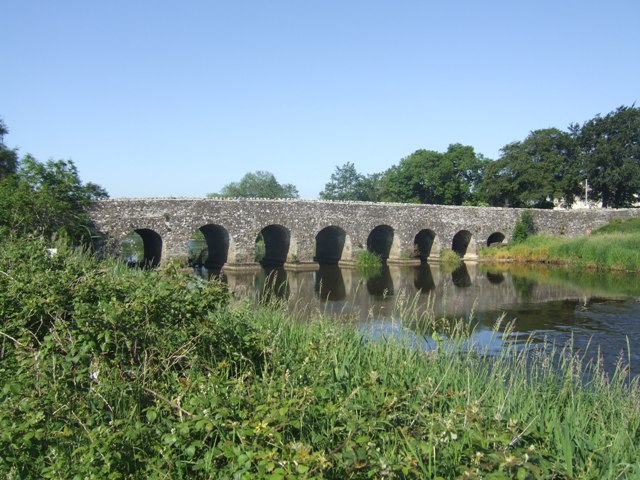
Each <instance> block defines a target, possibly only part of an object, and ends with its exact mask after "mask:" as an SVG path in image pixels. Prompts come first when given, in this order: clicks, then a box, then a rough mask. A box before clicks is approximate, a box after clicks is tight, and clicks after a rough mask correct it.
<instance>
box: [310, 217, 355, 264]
mask: <svg viewBox="0 0 640 480" xmlns="http://www.w3.org/2000/svg"><path fill="white" fill-rule="evenodd" d="M346 236H347V234H346V233H345V231H344V230H343V229H341V228H340V227H334V226H330V227H326V228H323V229H322V230H320V232H318V234H317V235H316V256H315V258H314V260H315V261H316V262H318V263H319V264H320V265H337V264H338V262H339V261H340V259H341V258H342V251H343V250H344V242H345V238H346Z"/></svg>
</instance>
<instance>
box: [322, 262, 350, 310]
mask: <svg viewBox="0 0 640 480" xmlns="http://www.w3.org/2000/svg"><path fill="white" fill-rule="evenodd" d="M315 277H316V278H315V285H314V290H315V291H316V293H317V294H318V297H320V300H328V301H339V300H344V299H345V298H346V297H347V290H346V288H345V285H344V279H343V278H342V270H340V267H338V266H337V265H322V264H320V268H319V269H318V271H317V272H316V274H315Z"/></svg>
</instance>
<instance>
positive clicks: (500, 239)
mask: <svg viewBox="0 0 640 480" xmlns="http://www.w3.org/2000/svg"><path fill="white" fill-rule="evenodd" d="M504 240H505V236H504V233H502V232H493V233H492V234H491V235H489V238H487V247H490V246H492V245H499V244H501V243H505V242H504Z"/></svg>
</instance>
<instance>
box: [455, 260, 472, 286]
mask: <svg viewBox="0 0 640 480" xmlns="http://www.w3.org/2000/svg"><path fill="white" fill-rule="evenodd" d="M451 280H452V281H453V284H454V285H455V286H456V287H461V288H466V287H470V286H471V277H470V276H469V271H468V270H467V266H466V265H465V264H464V263H463V264H462V265H460V266H459V267H458V268H456V269H455V270H454V271H453V272H451Z"/></svg>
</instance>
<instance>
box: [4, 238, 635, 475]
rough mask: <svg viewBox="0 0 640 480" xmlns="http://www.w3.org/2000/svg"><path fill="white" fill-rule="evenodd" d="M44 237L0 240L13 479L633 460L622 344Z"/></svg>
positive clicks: (621, 466)
mask: <svg viewBox="0 0 640 480" xmlns="http://www.w3.org/2000/svg"><path fill="white" fill-rule="evenodd" d="M38 252H39V250H38V249H37V248H36V249H33V250H32V251H31V254H29V255H27V254H25V253H24V252H22V251H20V250H18V251H8V250H5V251H2V249H0V272H2V274H0V312H1V313H2V316H3V319H4V320H3V325H2V329H0V331H1V332H2V335H1V336H2V339H1V345H2V348H1V349H0V385H2V388H1V389H0V475H2V476H3V477H4V478H54V477H55V478H74V477H77V478H141V477H148V478H216V479H217V478H265V479H287V478H303V479H304V478H335V479H343V478H525V479H526V478H637V477H638V476H639V475H640V464H639V463H638V459H639V458H640V387H639V385H638V382H637V380H631V379H630V378H629V377H628V375H627V369H626V367H625V362H627V361H628V358H624V359H622V361H621V363H620V367H619V368H618V370H617V371H616V373H615V374H614V375H613V376H611V377H610V378H609V377H607V376H606V375H605V374H603V373H602V371H601V369H600V368H599V365H597V364H586V363H584V362H583V360H582V357H580V356H579V355H578V354H576V353H575V352H574V350H573V348H572V346H571V345H567V346H555V345H548V346H546V347H535V349H534V346H533V345H525V346H524V347H516V346H515V345H511V344H509V343H508V342H505V343H504V346H503V348H502V350H501V351H500V352H499V353H498V354H497V355H496V354H489V353H487V351H485V350H483V348H482V347H479V346H474V345H473V344H472V343H471V342H472V338H473V327H472V324H469V323H468V322H464V321H461V320H459V321H455V320H454V321H452V320H447V319H442V318H437V317H435V316H434V315H433V314H432V313H431V312H430V311H429V309H427V310H425V311H420V312H418V311H417V309H416V307H415V305H417V303H416V302H415V299H413V300H412V299H407V298H404V296H403V295H401V294H398V295H396V304H395V312H394V318H396V319H397V320H396V322H397V331H398V332H404V333H405V335H404V336H403V335H394V336H392V337H391V338H388V339H385V338H375V339H374V338H372V337H371V336H369V335H368V334H367V333H364V332H362V331H359V330H357V329H356V328H355V327H354V326H351V325H350V324H349V323H336V322H330V321H328V320H326V319H324V318H323V317H322V316H320V315H318V316H316V317H315V318H314V319H313V320H310V321H309V320H306V321H301V319H300V317H299V315H298V312H297V311H296V309H292V310H290V311H288V312H286V311H284V310H283V309H282V308H280V307H278V306H277V304H270V303H267V304H266V305H263V306H261V307H255V306H254V305H253V304H252V303H249V302H243V303H240V304H235V305H228V304H227V303H226V302H225V301H224V295H223V293H222V292H221V291H220V290H219V288H218V286H216V285H215V282H211V285H208V286H204V285H201V284H200V283H198V282H196V281H194V280H193V279H188V278H187V277H184V276H181V275H179V274H178V273H177V272H176V271H175V270H172V269H166V270H162V271H131V270H128V269H123V268H122V267H120V266H118V265H114V266H109V265H105V264H99V263H96V262H94V261H92V260H91V259H87V258H86V257H83V256H82V255H80V256H77V255H75V254H70V253H65V252H61V253H60V254H59V255H58V257H57V258H55V259H53V260H48V259H47V257H46V254H40V253H38ZM18 260H19V261H18ZM45 286H46V287H47V288H46V289H44V287H45ZM43 292H45V293H44V294H43ZM212 298H214V299H215V301H213V302H212V301H211V300H210V299H212ZM17 299H19V300H20V301H17ZM300 308H304V306H300ZM306 313H307V312H305V315H306ZM502 328H503V326H501V325H500V320H499V319H497V323H496V328H495V335H496V336H500V333H499V331H500V330H501V329H502ZM422 340H427V341H428V343H429V344H431V345H433V346H434V348H430V349H420V348H417V347H416V345H419V344H421V341H422Z"/></svg>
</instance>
